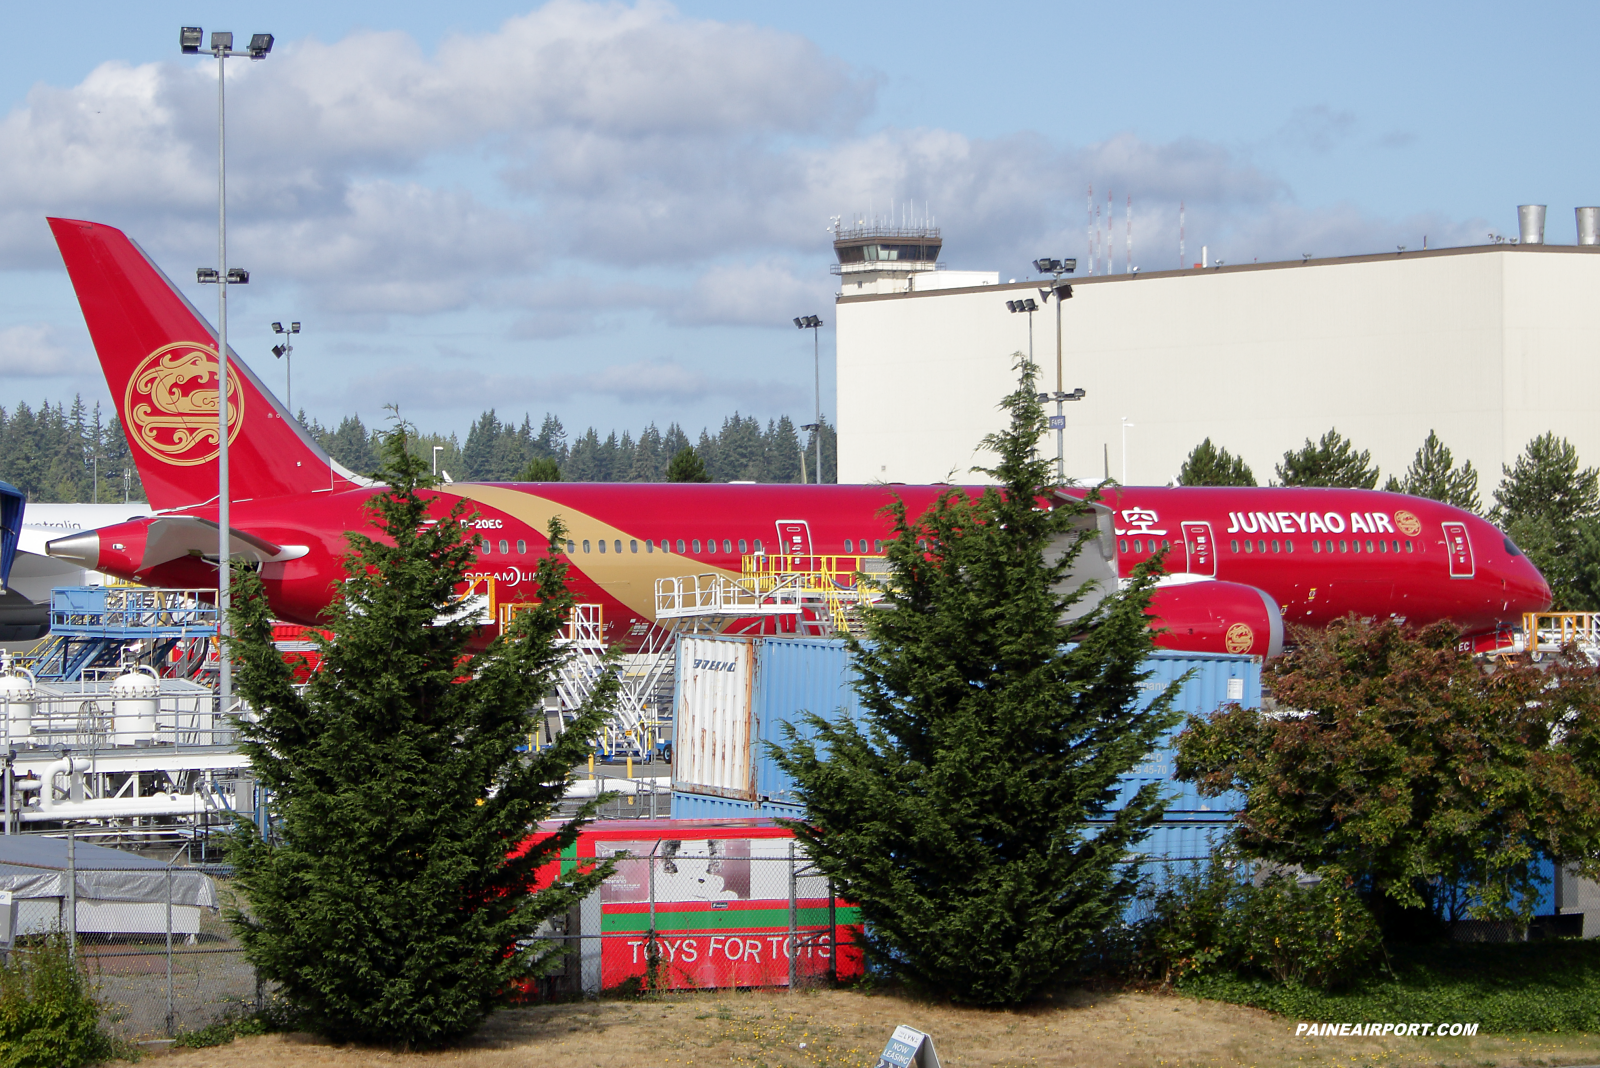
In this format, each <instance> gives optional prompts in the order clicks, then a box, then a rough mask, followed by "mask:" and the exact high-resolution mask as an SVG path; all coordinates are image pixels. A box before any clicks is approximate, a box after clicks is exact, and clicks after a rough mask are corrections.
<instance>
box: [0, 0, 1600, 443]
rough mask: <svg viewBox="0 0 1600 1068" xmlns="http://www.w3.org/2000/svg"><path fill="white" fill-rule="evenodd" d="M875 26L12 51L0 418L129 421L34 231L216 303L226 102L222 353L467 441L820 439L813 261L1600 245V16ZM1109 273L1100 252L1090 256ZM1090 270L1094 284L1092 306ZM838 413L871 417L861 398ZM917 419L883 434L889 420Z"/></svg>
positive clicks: (966, 8)
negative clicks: (809, 322) (903, 232)
mask: <svg viewBox="0 0 1600 1068" xmlns="http://www.w3.org/2000/svg"><path fill="white" fill-rule="evenodd" d="M1129 11H1131V9H1126V8H1119V7H1118V6H1117V5H1100V6H1095V7H1090V6H1087V5H1080V4H1056V5H1034V6H1027V7H1023V6H1015V7H997V8H989V7H987V6H986V5H973V4H970V3H968V4H960V3H944V2H922V3H916V4H912V3H905V2H898V0H880V2H877V3H873V4H859V3H844V2H836V0H813V2H810V3H807V4H803V5H802V4H788V5H776V4H771V5H767V4H750V3H733V2H729V0H701V2H694V0H684V2H681V3H679V4H677V5H671V4H667V3H660V2H653V0H642V2H639V3H632V4H630V3H587V2H580V0H555V2H551V3H546V4H541V5H537V6H533V5H530V4H527V3H522V4H517V3H510V2H504V0H484V2H478V3H474V4H470V5H440V4H421V3H410V2H386V3H382V4H380V3H375V2H368V0H353V2H342V3H339V4H327V3H317V4H313V3H309V2H304V0H282V2H275V3H271V4H267V3H189V4H177V3H166V2H148V3H141V4H138V5H130V4H125V3H113V2H106V0H87V2H81V3H76V4H73V5H70V7H68V8H52V7H48V6H46V5H38V4H34V5H20V4H16V5H11V6H10V7H9V8H8V9H6V12H5V14H4V15H0V26H3V27H4V29H5V31H6V32H5V33H4V34H3V35H0V387H3V388H0V405H3V406H6V407H10V406H11V405H13V404H15V403H17V402H19V401H26V402H28V403H30V404H37V403H38V402H39V401H40V400H42V399H45V398H49V399H51V400H56V399H61V398H69V399H70V397H71V396H72V395H73V394H75V393H81V394H82V395H83V396H84V397H85V399H87V400H102V401H108V400H109V395H108V393H107V391H106V387H105V385H104V382H103V380H102V379H101V378H100V375H99V371H98V367H97V365H96V364H95V362H94V357H93V351H92V348H91V346H90V343H89V338H88V334H87V331H86V330H85V328H84V325H83V320H82V316H81V314H80V313H79V310H78V307H77V302H76V298H75V296H74V295H73V292H72V287H71V285H70V283H69V281H68V278H67V275H66V272H65V270H64V268H63V267H62V265H61V260H60V256H59V255H58V253H57V252H56V250H55V248H54V245H53V243H52V242H51V240H50V236H49V230H48V228H47V227H46V225H45V221H44V220H45V218H46V216H50V215H62V216H68V217H76V218H85V219H93V220H95V221H99V222H105V223H109V224H112V225H114V226H118V227H120V228H122V229H124V230H125V231H127V232H128V233H129V234H130V235H131V236H132V237H134V238H135V239H136V240H137V241H139V242H140V243H141V244H142V245H143V246H144V247H145V248H146V249H147V250H148V251H149V252H150V253H151V254H152V255H153V256H154V257H155V259H156V260H157V262H158V263H160V264H162V265H163V267H165V269H166V270H167V273H168V274H169V275H171V276H172V277H173V278H175V279H178V280H179V281H180V284H182V285H183V286H184V288H185V290H186V292H187V293H188V295H189V296H190V298H191V300H193V301H194V302H195V304H196V305H197V306H199V307H200V308H201V309H202V310H205V311H207V312H208V314H210V313H212V312H214V309H215V307H216V295H215V291H214V290H212V289H210V288H209V287H202V286H199V285H195V284H194V283H193V282H192V281H189V280H192V279H193V277H194V273H193V272H194V268H195V267H198V266H201V265H214V264H215V262H216V241H217V235H216V226H217V203H216V178H217V174H216V149H217V143H216V136H217V127H216V120H217V110H216V109H217V96H216V91H217V84H216V81H217V75H216V61H215V60H214V59H209V58H192V57H185V56H182V55H180V54H179V51H178V45H177V32H178V28H179V27H180V26H182V25H200V26H201V27H203V28H204V30H205V31H206V32H207V33H209V32H210V31H212V30H232V31H233V32H234V33H235V35H236V40H237V41H239V43H241V44H242V43H243V41H244V40H245V39H247V38H248V36H249V35H250V34H251V33H254V32H271V33H273V34H274V35H275V37H276V45H275V48H274V50H273V52H272V54H271V55H270V56H269V57H267V58H266V59H265V60H262V61H260V62H251V61H248V60H230V61H228V64H227V66H228V72H227V78H228V81H227V93H228V108H227V119H228V194H229V195H228V220H229V226H228V229H229V265H230V266H243V267H246V268H247V269H249V270H250V271H251V282H250V285H249V286H248V287H245V288H243V289H238V290H235V291H233V292H232V293H231V294H230V301H229V304H230V312H229V340H230V342H231V343H232V346H233V348H234V349H235V351H236V352H237V353H239V355H240V356H242V357H243V358H244V359H245V360H246V361H247V362H248V363H249V364H250V365H251V366H252V367H253V368H254V369H255V370H256V371H257V372H258V373H259V374H260V375H261V377H262V378H263V379H264V380H265V381H266V382H267V384H268V385H269V386H271V387H273V388H274V389H275V390H276V391H277V392H278V393H279V395H280V397H281V396H283V394H284V392H285V391H286V389H289V388H290V384H289V383H287V382H286V380H285V379H286V370H285V368H284V366H283V365H282V363H281V362H280V361H278V360H276V359H274V357H273V356H272V354H271V352H270V350H271V347H272V345H273V344H274V342H275V341H276V340H277V339H276V338H275V337H274V336H273V334H272V333H271V330H270V323H271V322H272V321H274V320H282V321H288V320H299V321H301V322H302V323H303V324H304V325H303V333H302V334H301V335H300V337H299V339H298V344H297V346H296V349H295V353H294V366H293V382H292V401H291V403H292V406H293V407H294V408H296V409H299V408H304V409H305V410H306V412H307V414H308V415H309V416H311V417H314V418H316V419H318V420H320V421H321V422H323V423H325V424H333V423H337V422H338V421H339V420H340V419H341V418H343V417H344V416H346V415H350V414H357V415H359V416H360V417H361V418H362V419H363V420H364V421H365V422H367V423H368V425H374V424H382V422H383V420H384V418H385V416H386V411H385V408H386V406H387V405H391V404H392V405H398V406H399V409H400V411H401V414H402V415H403V416H404V417H405V418H406V419H408V420H410V421H412V422H413V423H415V424H416V425H418V426H419V427H420V428H421V429H422V430H424V431H439V432H444V433H450V432H455V433H457V434H460V435H462V436H464V435H465V432H466V430H467V428H468V426H469V425H470V423H471V421H472V420H473V419H474V418H475V417H476V416H477V415H478V413H480V412H482V411H484V410H486V409H489V408H494V409H496V410H497V412H498V414H499V415H500V416H501V417H502V418H505V419H510V420H513V421H518V422H520V420H521V419H522V417H523V415H524V414H525V413H526V414H529V415H531V417H532V419H533V422H534V424H535V425H536V426H537V425H538V423H539V421H540V420H541V418H542V416H543V414H544V413H545V412H553V413H555V414H556V415H558V416H559V417H560V418H561V419H562V421H563V423H564V424H565V425H566V427H567V428H568V431H569V434H573V435H575V434H576V433H577V432H580V431H581V429H582V428H583V427H586V426H588V425H591V424H592V425H595V426H597V427H598V428H599V429H600V430H601V432H602V433H604V432H605V431H606V430H608V429H616V430H618V431H621V430H624V429H628V430H631V431H633V432H634V433H635V434H636V433H637V432H638V430H639V429H640V428H642V427H643V426H644V425H645V424H647V423H650V422H655V423H656V424H657V425H658V426H661V427H663V428H664V427H665V426H666V425H667V424H668V423H671V422H678V423H680V424H681V425H683V426H684V427H685V428H686V429H687V430H688V431H689V432H690V434H691V435H693V434H695V433H697V432H698V430H699V429H700V428H701V427H702V426H706V425H710V426H711V427H712V429H713V431H714V430H715V429H716V427H717V426H718V425H719V424H720V423H721V421H722V419H723V418H724V417H725V416H727V415H728V414H730V413H732V412H733V411H735V410H737V411H739V412H742V413H744V414H748V415H755V416H757V417H758V418H760V419H762V420H767V419H770V418H773V417H776V416H779V415H783V414H790V415H793V416H796V417H797V418H796V422H808V421H810V413H811V410H812V407H813V405H814V403H815V400H814V395H813V389H814V387H813V366H812V361H813V352H812V338H811V337H810V336H809V332H802V331H797V330H796V329H795V327H794V325H793V323H792V322H791V320H792V318H793V317H794V316H797V315H808V314H819V315H821V316H822V318H823V320H824V323H825V326H824V328H823V330H822V331H821V334H820V341H821V358H822V368H821V370H822V397H821V404H822V408H823V411H824V412H825V413H829V415H830V418H831V412H832V411H833V397H834V393H835V382H834V375H833V368H832V345H833V330H832V327H833V321H832V320H833V315H832V298H833V295H834V293H835V290H836V286H835V281H834V279H833V278H832V277H831V276H830V275H829V273H828V267H829V265H830V263H832V261H833V256H832V249H831V245H830V237H829V235H828V233H827V228H828V226H829V223H830V219H831V218H832V217H833V216H843V217H844V218H846V219H847V220H848V219H855V218H865V217H869V216H876V217H879V218H889V217H890V216H891V213H892V216H893V217H894V218H895V219H901V218H907V219H909V218H918V219H921V218H926V217H930V216H931V218H932V220H933V221H934V222H935V223H936V224H937V225H938V226H939V227H940V228H941V230H942V232H943V237H944V253H943V258H944V261H945V262H946V263H947V264H948V266H949V267H951V268H954V269H966V270H988V271H998V272H1000V274H1001V275H1002V277H1003V278H1006V279H1009V278H1017V279H1019V280H1020V279H1022V278H1025V277H1028V276H1029V272H1030V270H1031V269H1030V268H1029V266H1028V264H1029V263H1030V261H1031V260H1033V259H1034V258H1035V257H1038V256H1041V255H1052V256H1076V257H1078V258H1079V262H1080V271H1086V270H1088V269H1089V253H1090V249H1089V245H1090V238H1089V233H1088V232H1089V230H1090V225H1091V224H1090V221H1089V218H1088V217H1087V201H1088V198H1087V190H1088V188H1089V187H1091V186H1092V187H1093V189H1094V194H1095V200H1094V204H1095V205H1096V206H1097V208H1098V210H1099V211H1100V212H1101V213H1102V219H1101V222H1100V224H1099V225H1100V226H1101V227H1104V225H1105V222H1106V220H1105V218H1104V215H1105V213H1106V211H1107V208H1108V205H1107V203H1106V199H1107V197H1108V195H1109V196H1110V197H1111V198H1112V202H1111V204H1110V208H1111V209H1112V210H1111V217H1112V227H1113V230H1112V237H1113V240H1112V242H1111V246H1112V248H1113V250H1114V255H1113V257H1112V263H1111V268H1110V269H1112V270H1116V271H1122V270H1126V269H1127V268H1128V267H1129V266H1130V263H1129V259H1128V255H1127V243H1128V236H1129V225H1130V224H1129V221H1128V220H1129V210H1130V209H1129V206H1128V201H1129V198H1131V201H1132V204H1131V237H1132V259H1131V266H1136V267H1139V268H1140V269H1143V270H1147V271H1148V270H1158V269H1160V270H1165V269H1171V268H1173V267H1176V266H1178V264H1179V262H1180V261H1179V205H1180V203H1182V204H1183V205H1184V234H1183V238H1184V249H1185V253H1186V255H1185V257H1184V259H1185V260H1187V261H1198V260H1199V259H1200V254H1201V253H1200V250H1201V247H1202V246H1204V247H1205V248H1206V250H1207V254H1208V255H1209V256H1210V258H1211V260H1212V261H1216V260H1219V259H1220V260H1223V261H1225V262H1234V263H1238V262H1248V261H1250V260H1256V259H1259V260H1262V261H1266V260H1274V259H1291V258H1293V259H1297V258H1299V257H1300V256H1302V255H1304V254H1306V253H1311V254H1314V255H1317V256H1331V255H1341V254H1357V253H1364V252H1375V251H1390V250H1392V249H1394V248H1395V247H1397V246H1402V245H1403V246H1407V247H1411V248H1418V247H1421V246H1422V244H1423V243H1424V240H1426V243H1427V244H1428V246H1429V247H1438V246H1447V245H1462V244H1473V243H1480V242H1484V241H1487V240H1490V235H1492V234H1515V233H1516V226H1517V222H1516V206H1517V205H1518V204H1522V203H1543V204H1548V205H1549V211H1550V215H1549V218H1550V222H1549V226H1548V240H1550V241H1552V242H1558V243H1571V242H1573V241H1574V240H1575V233H1574V223H1573V214H1572V209H1573V208H1574V207H1575V206H1578V205H1585V204H1596V203H1600V158H1597V157H1600V139H1596V138H1595V137H1594V136H1592V134H1591V132H1590V126H1591V125H1592V118H1590V117H1589V115H1588V104H1589V103H1590V102H1592V101H1593V99H1594V96H1595V93H1594V90H1593V88H1592V84H1593V77H1592V75H1591V74H1590V73H1589V66H1590V65H1589V63H1588V57H1587V54H1586V52H1585V51H1584V48H1585V47H1586V46H1587V42H1590V41H1592V40H1595V39H1596V37H1597V35H1600V6H1597V5H1592V4H1578V3H1571V4H1560V3H1550V4H1539V3H1528V4H1522V5H1517V6H1516V7H1514V8H1513V7H1511V6H1509V5H1494V6H1490V5H1487V4H1475V3H1460V2H1457V3H1452V4H1442V3H1440V4H1433V3H1412V4H1405V5H1396V4H1392V3H1385V4H1378V3H1363V2H1355V3H1347V4H1343V5H1320V6H1312V5H1285V4H1276V3H1274V4H1266V3H1261V4H1252V3H1226V2H1219V3H1214V4H1207V5H1194V4H1177V3H1164V2H1152V3H1146V4H1142V5H1139V6H1138V10H1137V14H1130V13H1128V12H1129ZM1102 247H1103V241H1102ZM1097 269H1098V270H1101V271H1103V270H1105V269H1106V266H1105V264H1104V260H1103V257H1102V258H1101V262H1100V264H1099V266H1098V268H1097ZM844 388H848V383H845V384H844ZM884 403H885V406H886V409H892V406H893V403H894V402H893V398H884Z"/></svg>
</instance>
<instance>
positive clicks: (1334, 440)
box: [1278, 430, 1378, 489]
mask: <svg viewBox="0 0 1600 1068" xmlns="http://www.w3.org/2000/svg"><path fill="white" fill-rule="evenodd" d="M1371 463H1372V453H1371V452H1369V451H1367V450H1365V449H1363V450H1362V451H1361V452H1357V451H1356V449H1355V446H1354V445H1352V444H1351V443H1350V442H1348V441H1346V440H1345V439H1344V437H1343V436H1342V435H1341V434H1340V433H1339V432H1338V431H1337V430H1329V431H1328V432H1327V433H1326V434H1324V435H1322V440H1320V441H1318V442H1317V443H1316V444H1312V442H1311V439H1310V438H1307V439H1306V443H1305V446H1304V447H1303V448H1300V449H1290V450H1289V451H1288V452H1286V453H1284V454H1283V463H1281V464H1279V465H1278V482H1279V484H1280V485H1284V486H1344V487H1348V488H1350V489H1372V488H1373V487H1375V486H1376V485H1377V484H1378V469H1377V468H1376V467H1373V466H1371Z"/></svg>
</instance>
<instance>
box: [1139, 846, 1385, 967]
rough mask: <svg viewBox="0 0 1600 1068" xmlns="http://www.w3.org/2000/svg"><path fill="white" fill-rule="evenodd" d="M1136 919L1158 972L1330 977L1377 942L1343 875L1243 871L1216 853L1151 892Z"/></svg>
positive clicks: (1144, 952)
mask: <svg viewBox="0 0 1600 1068" xmlns="http://www.w3.org/2000/svg"><path fill="white" fill-rule="evenodd" d="M1141 926H1142V929H1143V930H1142V934H1143V938H1142V939H1141V942H1142V945H1141V951H1140V954H1139V958H1138V959H1139V960H1140V962H1141V963H1142V964H1143V967H1144V970H1145V972H1146V973H1147V974H1154V975H1156V976H1158V977H1160V978H1161V979H1162V980H1164V981H1166V982H1176V981H1179V980H1182V979H1184V978H1186V977H1189V976H1191V975H1205V974H1226V973H1232V974H1235V975H1239V976H1251V975H1258V976H1266V977H1269V978H1272V979H1275V980H1277V981H1278V982H1280V983H1297V984H1303V985H1306V986H1313V987H1333V986H1339V985H1342V984H1344V983H1348V982H1349V981H1351V980H1352V979H1355V978H1357V977H1358V976H1360V975H1361V974H1363V973H1364V972H1365V971H1367V970H1368V968H1369V966H1370V965H1371V963H1372V962H1373V960H1374V959H1375V958H1376V957H1377V955H1378V952H1379V949H1380V942H1379V938H1378V927H1377V924H1376V922H1375V921H1374V920H1373V918H1372V914H1371V913H1370V912H1368V911H1367V908H1366V906H1365V905H1364V904H1363V903H1362V901H1361V899H1360V897H1359V896H1358V895H1357V894H1356V892H1355V890H1354V889H1353V888H1352V887H1351V886H1349V885H1348V884H1347V883H1345V881H1344V880H1342V879H1339V878H1323V879H1319V880H1316V881H1315V882H1310V883H1309V885H1302V883H1301V882H1300V881H1299V880H1297V879H1296V878H1295V877H1294V876H1292V875H1290V874H1289V873H1287V872H1283V871H1278V872H1274V873H1270V874H1266V875H1264V876H1261V877H1259V878H1257V879H1255V880H1252V879H1250V878H1249V873H1248V869H1247V868H1245V867H1243V866H1234V865H1230V864H1229V863H1228V862H1227V861H1226V860H1225V859H1224V858H1222V857H1215V858H1213V859H1212V861H1211V863H1210V864H1209V865H1208V866H1207V867H1206V868H1205V869H1204V870H1202V871H1199V872H1194V873H1190V874H1186V875H1182V876H1179V877H1178V878H1177V879H1175V880H1174V881H1173V883H1172V884H1171V885H1170V886H1168V887H1166V888H1165V889H1163V890H1162V891H1160V892H1159V893H1157V894H1156V895H1155V896H1154V902H1153V909H1152V915H1151V917H1150V918H1149V919H1148V920H1146V921H1145V922H1144V923H1143V924H1142V925H1141Z"/></svg>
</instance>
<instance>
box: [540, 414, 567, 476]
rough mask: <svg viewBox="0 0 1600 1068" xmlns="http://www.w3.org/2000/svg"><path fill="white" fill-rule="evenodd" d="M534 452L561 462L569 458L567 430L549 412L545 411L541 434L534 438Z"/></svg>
mask: <svg viewBox="0 0 1600 1068" xmlns="http://www.w3.org/2000/svg"><path fill="white" fill-rule="evenodd" d="M533 454H534V455H535V456H548V457H550V458H551V459H553V460H555V461H556V462H557V463H560V462H561V461H562V460H565V459H566V458H567V431H566V428H564V427H563V426H562V425H561V420H559V419H557V418H556V417H555V416H554V415H551V414H550V413H549V412H545V413H544V422H542V423H540V424H539V436H538V437H536V438H534V439H533Z"/></svg>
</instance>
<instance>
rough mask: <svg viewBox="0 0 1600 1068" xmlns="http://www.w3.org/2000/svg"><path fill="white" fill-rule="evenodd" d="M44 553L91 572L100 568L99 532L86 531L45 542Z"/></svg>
mask: <svg viewBox="0 0 1600 1068" xmlns="http://www.w3.org/2000/svg"><path fill="white" fill-rule="evenodd" d="M44 551H45V553H46V554H47V555H49V556H51V557H54V558H55V559H57V560H66V561H68V562H69V563H74V564H78V565H80V566H82V567H87V568H89V569H90V570H93V569H94V568H97V567H99V566H100V532H99V531H96V530H88V531H84V532H83V533H82V534H72V535H69V536H67V537H65V538H57V539H56V540H55V541H51V542H46V543H45V547H44Z"/></svg>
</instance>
